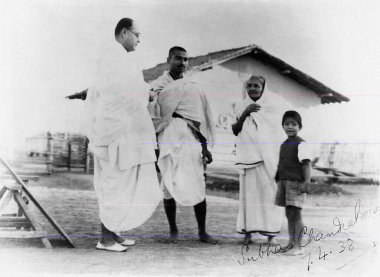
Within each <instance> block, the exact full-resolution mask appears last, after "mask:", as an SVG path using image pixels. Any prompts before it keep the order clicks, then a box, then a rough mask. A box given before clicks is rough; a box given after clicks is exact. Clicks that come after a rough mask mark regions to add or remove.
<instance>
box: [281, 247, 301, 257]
mask: <svg viewBox="0 0 380 277" xmlns="http://www.w3.org/2000/svg"><path fill="white" fill-rule="evenodd" d="M285 255H287V256H299V255H305V250H303V248H293V249H291V250H289V251H287V252H285Z"/></svg>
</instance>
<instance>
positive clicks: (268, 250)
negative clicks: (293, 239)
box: [238, 243, 284, 265]
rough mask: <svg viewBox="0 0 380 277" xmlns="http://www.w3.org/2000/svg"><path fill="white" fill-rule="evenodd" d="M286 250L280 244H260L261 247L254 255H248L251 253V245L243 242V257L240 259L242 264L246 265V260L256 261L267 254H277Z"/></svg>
mask: <svg viewBox="0 0 380 277" xmlns="http://www.w3.org/2000/svg"><path fill="white" fill-rule="evenodd" d="M283 250H284V248H283V247H281V245H280V244H275V245H272V246H271V245H270V244H261V243H260V244H259V249H258V251H257V253H256V255H254V256H247V255H246V254H247V253H249V245H248V244H245V243H244V244H243V245H242V247H241V259H239V260H238V263H239V264H240V265H244V264H245V262H256V261H257V260H258V259H262V258H264V257H265V256H267V257H269V256H270V255H275V254H278V253H281V252H282V251H283Z"/></svg>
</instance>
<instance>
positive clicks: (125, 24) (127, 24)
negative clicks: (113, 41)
mask: <svg viewBox="0 0 380 277" xmlns="http://www.w3.org/2000/svg"><path fill="white" fill-rule="evenodd" d="M132 25H133V19H130V18H127V17H126V18H122V19H120V21H119V22H118V23H117V25H116V28H115V36H117V35H118V34H120V32H121V30H123V29H124V28H127V29H130V28H131V27H132Z"/></svg>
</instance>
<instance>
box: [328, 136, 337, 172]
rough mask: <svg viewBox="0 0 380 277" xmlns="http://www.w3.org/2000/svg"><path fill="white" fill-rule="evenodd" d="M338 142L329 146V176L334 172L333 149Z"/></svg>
mask: <svg viewBox="0 0 380 277" xmlns="http://www.w3.org/2000/svg"><path fill="white" fill-rule="evenodd" d="M337 144H338V142H335V143H334V144H332V145H331V148H330V153H329V157H328V162H329V174H333V172H334V160H335V148H336V145H337Z"/></svg>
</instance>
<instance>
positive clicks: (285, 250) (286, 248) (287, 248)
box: [280, 243, 294, 253]
mask: <svg viewBox="0 0 380 277" xmlns="http://www.w3.org/2000/svg"><path fill="white" fill-rule="evenodd" d="M293 247H294V245H293V244H292V243H289V244H288V245H287V246H285V247H283V248H282V249H281V250H280V253H286V252H288V251H289V250H291V249H293Z"/></svg>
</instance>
